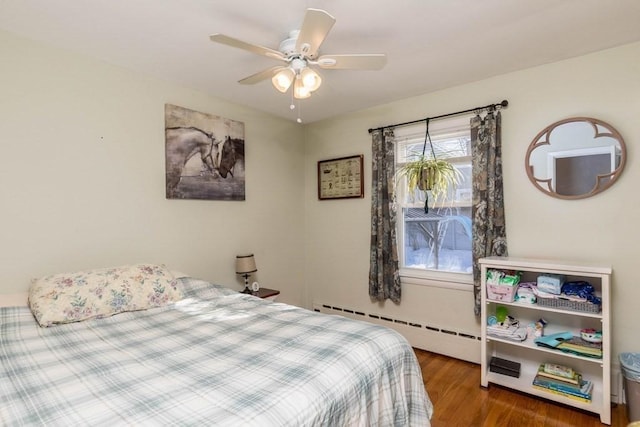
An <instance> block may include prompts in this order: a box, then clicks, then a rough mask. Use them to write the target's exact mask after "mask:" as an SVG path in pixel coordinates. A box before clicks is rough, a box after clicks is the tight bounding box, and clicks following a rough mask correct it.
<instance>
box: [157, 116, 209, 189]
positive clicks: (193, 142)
mask: <svg viewBox="0 0 640 427" xmlns="http://www.w3.org/2000/svg"><path fill="white" fill-rule="evenodd" d="M218 144H219V143H216V139H215V137H214V135H213V134H211V133H208V132H205V131H204V130H202V129H198V128H196V127H193V126H192V127H170V128H166V129H165V149H166V162H167V164H166V168H167V171H166V173H167V183H166V184H167V197H170V198H173V197H174V196H176V189H177V187H178V184H179V183H180V177H181V175H182V170H183V169H184V166H185V165H186V163H187V161H188V160H189V159H190V158H191V157H193V156H194V155H196V154H197V153H200V159H202V163H203V164H204V165H205V166H206V168H207V169H208V170H209V171H210V172H211V173H214V171H215V169H216V167H215V165H214V161H213V158H214V157H218V153H217V150H218V148H217V147H218ZM214 150H215V152H214Z"/></svg>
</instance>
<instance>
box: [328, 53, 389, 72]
mask: <svg viewBox="0 0 640 427" xmlns="http://www.w3.org/2000/svg"><path fill="white" fill-rule="evenodd" d="M386 63H387V56H386V55H385V54H384V53H369V54H367V53H363V54H353V55H322V56H321V57H320V58H318V61H317V64H318V66H319V67H320V68H324V69H328V70H379V69H381V68H382V67H384V66H385V64H386Z"/></svg>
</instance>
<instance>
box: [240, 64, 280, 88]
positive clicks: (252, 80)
mask: <svg viewBox="0 0 640 427" xmlns="http://www.w3.org/2000/svg"><path fill="white" fill-rule="evenodd" d="M283 68H286V67H282V66H280V65H276V66H275V67H271V68H267V69H266V70H262V71H260V72H257V73H255V74H252V75H250V76H249V77H245V78H244V79H242V80H239V81H238V83H240V84H243V85H254V84H256V83H260V82H261V81H263V80H267V79H270V78H272V77H273V76H274V75H275V74H276V73H277V72H278V71H280V70H282V69H283Z"/></svg>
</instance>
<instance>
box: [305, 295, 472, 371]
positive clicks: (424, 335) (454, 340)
mask: <svg viewBox="0 0 640 427" xmlns="http://www.w3.org/2000/svg"><path fill="white" fill-rule="evenodd" d="M313 310H314V311H317V312H319V313H325V314H337V315H341V316H344V317H348V318H351V319H357V320H363V321H366V322H371V323H375V324H379V325H384V326H387V327H389V328H391V329H394V330H396V331H398V332H399V333H400V334H402V335H403V336H404V337H405V338H406V339H407V341H409V343H410V344H411V346H412V347H415V348H419V349H421V350H427V351H431V352H434V353H438V354H443V355H445V356H449V357H454V358H456V359H461V360H466V361H469V362H473V363H480V336H479V335H478V334H477V333H474V332H468V331H458V330H455V329H453V328H449V327H444V326H440V325H435V324H432V323H429V322H424V321H419V320H416V319H405V318H401V317H389V316H388V315H382V314H378V313H365V312H363V311H359V310H355V309H352V308H349V307H340V306H335V305H329V304H322V303H314V304H313Z"/></svg>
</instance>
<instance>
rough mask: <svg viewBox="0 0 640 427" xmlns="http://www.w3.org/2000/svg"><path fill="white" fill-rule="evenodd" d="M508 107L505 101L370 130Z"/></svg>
mask: <svg viewBox="0 0 640 427" xmlns="http://www.w3.org/2000/svg"><path fill="white" fill-rule="evenodd" d="M508 105H509V101H507V100H506V99H505V100H503V101H502V102H500V103H498V104H489V105H485V106H484V107H476V108H469V109H468V110H462V111H456V112H455V113H449V114H441V115H439V116H435V117H425V118H424V119H419V120H412V121H410V122H404V123H396V124H395V125H387V126H382V127H379V128H375V129H369V133H371V132H373V131H376V130H383V129H387V128H395V127H398V126H406V125H412V124H414V123H420V122H426V121H427V120H435V119H442V118H444V117H450V116H457V115H458V114H465V113H473V112H474V111H482V110H490V111H491V110H499V109H501V108H505V107H507V106H508Z"/></svg>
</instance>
